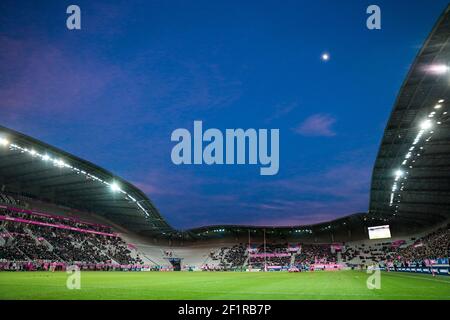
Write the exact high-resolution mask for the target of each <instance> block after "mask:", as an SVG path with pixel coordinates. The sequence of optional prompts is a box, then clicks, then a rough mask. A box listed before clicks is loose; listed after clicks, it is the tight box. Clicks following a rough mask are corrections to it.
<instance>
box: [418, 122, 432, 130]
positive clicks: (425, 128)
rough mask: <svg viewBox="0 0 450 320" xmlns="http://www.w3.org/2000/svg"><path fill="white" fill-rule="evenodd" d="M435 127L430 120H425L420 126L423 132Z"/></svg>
mask: <svg viewBox="0 0 450 320" xmlns="http://www.w3.org/2000/svg"><path fill="white" fill-rule="evenodd" d="M432 126H433V124H432V123H431V121H430V120H425V121H423V122H422V123H421V124H420V128H421V129H423V130H427V129H430V128H431V127H432Z"/></svg>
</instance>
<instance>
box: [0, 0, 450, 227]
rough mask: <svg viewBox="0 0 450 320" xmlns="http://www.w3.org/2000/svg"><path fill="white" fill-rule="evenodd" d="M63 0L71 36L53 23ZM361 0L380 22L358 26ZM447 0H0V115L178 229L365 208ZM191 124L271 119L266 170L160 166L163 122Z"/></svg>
mask: <svg viewBox="0 0 450 320" xmlns="http://www.w3.org/2000/svg"><path fill="white" fill-rule="evenodd" d="M70 4H77V5H79V6H80V7H81V19H82V20H81V25H82V29H81V30H78V31H69V30H68V29H67V28H66V18H67V14H66V13H65V11H66V8H67V6H68V5H70ZM370 4H377V5H379V6H380V7H381V11H382V29H381V30H377V31H370V30H368V29H367V28H366V18H367V17H368V15H367V14H366V8H367V6H368V5H370ZM446 5H447V1H446V0H433V1H426V0H423V1H406V0H390V1H376V2H373V3H372V2H368V1H357V0H352V1H318V0H314V1H230V0H227V1H168V0H165V1H133V0H128V1H95V3H94V1H81V0H74V1H70V2H69V1H17V0H16V1H2V2H1V3H0V123H1V124H2V125H4V126H7V127H10V128H12V129H15V130H18V131H21V132H23V133H25V134H28V135H31V136H34V137H36V138H38V139H41V140H43V141H45V142H47V143H50V144H52V145H55V146H57V147H59V148H62V149H63V150H66V151H68V152H71V153H73V154H75V155H77V156H79V157H82V158H84V159H87V160H89V161H91V162H94V163H96V164H98V165H100V166H102V167H104V168H106V169H108V170H111V171H113V172H114V173H116V174H117V175H119V176H121V177H123V178H125V179H126V180H129V181H131V182H132V183H134V184H135V185H136V186H138V187H140V188H141V189H142V190H143V191H144V192H146V193H147V194H148V196H149V197H150V198H151V199H152V200H153V202H154V203H155V205H156V207H157V208H158V209H159V210H160V211H161V213H162V215H163V216H164V217H165V218H167V220H168V221H169V223H170V224H172V225H173V226H174V227H177V228H183V229H184V228H189V227H195V226H202V225H210V224H257V225H296V224H302V223H314V222H319V221H325V220H329V219H333V218H336V217H340V216H344V215H347V214H351V213H355V212H362V211H366V210H367V209H368V201H369V190H370V178H371V171H372V167H373V164H374V161H375V157H376V153H377V150H378V146H379V143H380V141H381V137H382V134H383V130H384V126H385V124H386V122H387V119H388V116H389V113H390V111H391V109H392V107H393V104H394V101H395V98H396V95H397V93H398V91H399V89H400V86H401V84H402V82H403V80H404V78H405V76H406V74H407V72H408V69H409V67H410V65H411V63H412V62H413V60H414V57H415V55H416V54H417V52H418V50H419V49H420V47H421V45H422V43H423V41H424V40H425V38H426V37H427V35H428V33H429V32H430V31H431V29H432V27H433V25H434V24H435V22H436V21H437V19H438V17H439V16H440V14H441V13H442V11H443V10H444V8H445V6H446ZM324 52H328V53H329V54H330V57H331V58H330V60H329V61H327V62H324V61H322V60H321V54H322V53H324ZM194 120H202V121H203V125H204V127H205V128H211V127H214V128H219V129H221V130H225V129H226V128H244V129H246V128H268V129H270V128H279V129H280V171H279V173H278V174H277V175H275V176H260V175H259V166H248V165H243V166H242V165H241V166H238V165H235V166H225V165H222V166H206V165H203V166H175V165H174V164H173V163H172V162H171V159H170V152H171V148H172V147H173V146H174V143H172V142H171V141H170V135H171V132H172V131H173V130H174V129H176V128H188V129H189V130H192V126H193V121H194Z"/></svg>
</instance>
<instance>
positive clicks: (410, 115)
mask: <svg viewBox="0 0 450 320" xmlns="http://www.w3.org/2000/svg"><path fill="white" fill-rule="evenodd" d="M449 61H450V8H447V9H446V10H445V12H444V13H443V14H442V15H441V17H440V18H439V19H438V21H437V22H436V24H435V26H434V28H433V29H432V31H431V33H430V34H429V36H428V38H427V39H426V40H425V42H424V44H423V46H422V48H421V49H420V51H419V53H418V55H417V57H416V59H415V61H414V63H413V64H412V66H411V68H410V70H409V72H408V75H407V78H406V79H405V80H404V82H403V85H402V87H401V88H400V91H399V93H398V96H397V100H396V101H395V103H394V107H393V110H392V113H391V115H390V117H389V120H388V122H387V124H386V127H385V131H384V135H383V137H380V139H381V145H380V148H379V151H378V155H377V158H376V161H375V166H374V168H373V172H372V180H371V190H370V203H369V204H368V208H369V209H368V211H367V212H361V213H354V214H349V215H347V216H345V217H343V218H339V219H336V220H332V221H328V222H323V223H319V224H313V225H300V226H294V227H293V226H287V227H274V226H249V225H212V226H204V227H198V228H194V229H189V230H183V231H180V230H177V229H175V228H173V227H172V226H171V225H170V224H169V223H168V222H166V220H165V218H164V216H163V215H162V214H160V213H159V211H158V209H157V203H153V202H152V200H151V199H149V197H148V196H147V194H146V193H145V192H144V191H141V190H140V189H139V188H137V187H136V186H134V185H133V184H132V183H130V182H128V181H127V180H125V179H123V178H121V177H119V176H117V175H115V174H114V173H113V172H109V171H108V170H105V169H103V168H101V167H100V166H98V165H96V164H94V163H91V162H89V161H88V160H84V159H81V158H79V157H77V156H76V155H72V154H70V153H68V152H65V151H63V150H60V149H58V148H56V147H53V146H51V145H49V144H46V143H45V142H42V141H39V140H37V139H34V138H33V137H30V136H27V135H25V134H22V133H20V132H17V131H15V130H12V129H8V128H7V127H3V126H2V127H0V186H1V188H0V299H1V300H7V299H13V300H15V299H38V300H47V299H48V300H57V299H69V300H72V299H76V300H78V299H94V300H97V299H106V300H116V299H124V300H127V299H152V300H153V299H169V300H173V299H215V300H217V299H256V300H261V299H293V300H299V299H319V300H322V299H326V300H329V299H332V300H336V299H337V300H341V299H345V300H366V299H369V300H380V299H388V300H399V299H400V300H404V299H406V300H415V299H431V300H449V299H450V266H449V255H450V201H449V197H450V114H448V112H450V90H449V88H450V67H449ZM365 121H367V122H368V123H367V125H368V126H370V125H371V124H370V123H369V122H370V119H366V120H365ZM174 201H176V200H174ZM187 214H189V213H187ZM73 266H76V269H77V270H80V271H81V273H80V278H79V280H80V287H79V288H78V290H76V289H75V290H72V289H73V288H72V289H71V288H69V285H68V282H67V281H68V277H71V276H72V274H71V273H70V272H69V273H68V270H73V269H72V268H73ZM377 276H378V278H377Z"/></svg>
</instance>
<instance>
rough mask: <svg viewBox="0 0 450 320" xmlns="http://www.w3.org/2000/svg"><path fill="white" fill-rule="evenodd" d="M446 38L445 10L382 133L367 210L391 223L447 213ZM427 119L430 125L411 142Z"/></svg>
mask: <svg viewBox="0 0 450 320" xmlns="http://www.w3.org/2000/svg"><path fill="white" fill-rule="evenodd" d="M449 38H450V13H449V10H448V8H447V10H446V12H445V13H444V14H443V15H442V16H441V18H440V19H439V21H438V23H437V24H436V26H435V28H434V29H433V31H432V32H431V34H430V36H429V37H428V39H427V40H426V42H425V44H424V46H423V48H422V49H421V51H420V52H419V54H418V56H417V58H416V60H415V62H414V64H413V66H412V68H411V70H410V72H409V74H408V76H407V79H406V81H405V82H404V84H403V86H402V88H401V91H400V94H399V96H398V97H397V101H396V103H395V106H394V109H393V111H392V113H391V116H390V119H389V122H388V124H387V127H386V129H385V132H384V137H383V139H382V142H381V146H380V150H379V153H378V157H377V160H376V163H375V167H374V170H373V176H372V187H371V201H370V209H369V213H370V214H371V215H375V216H377V217H384V218H387V219H389V221H391V222H392V223H399V224H405V225H411V226H427V225H432V224H436V223H439V222H441V221H444V220H446V219H448V218H449V217H450V118H449V114H446V112H449V113H450V90H449V89H450V71H449V69H448V67H449V65H450V64H449V62H450V43H449ZM446 68H447V70H445V69H446ZM441 100H444V102H442V103H439V101H441ZM438 104H440V105H441V107H439V106H438V107H437V108H436V105H438ZM433 112H435V114H433ZM427 119H428V121H429V123H430V124H431V127H430V128H427V129H426V130H424V132H423V135H422V136H420V138H419V139H418V141H417V140H416V138H417V136H418V134H419V132H420V130H421V129H423V128H425V127H424V126H423V124H424V121H426V120H427ZM415 140H416V143H415ZM399 170H400V171H399ZM396 175H398V176H399V178H398V179H397V181H395V179H396ZM393 189H394V190H393Z"/></svg>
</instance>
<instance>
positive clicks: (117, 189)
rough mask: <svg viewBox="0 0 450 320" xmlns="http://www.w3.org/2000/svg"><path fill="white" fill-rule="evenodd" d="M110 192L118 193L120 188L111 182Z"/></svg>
mask: <svg viewBox="0 0 450 320" xmlns="http://www.w3.org/2000/svg"><path fill="white" fill-rule="evenodd" d="M111 190H112V191H114V192H117V191H120V187H119V185H118V184H117V183H115V182H113V183H111Z"/></svg>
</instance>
